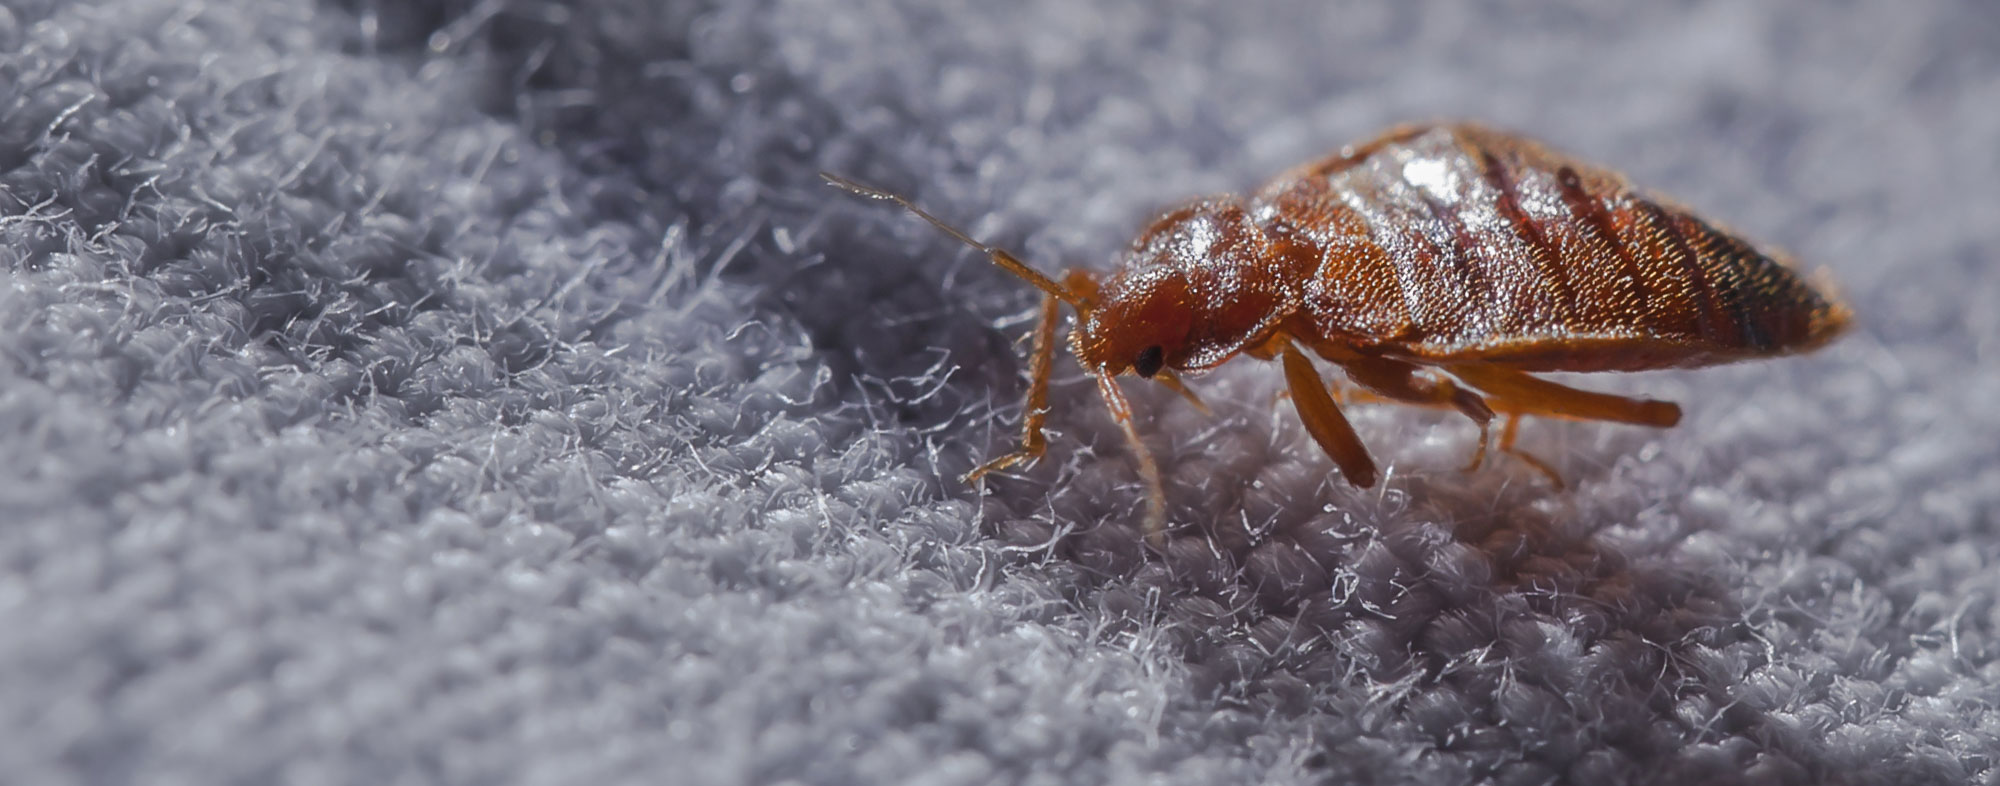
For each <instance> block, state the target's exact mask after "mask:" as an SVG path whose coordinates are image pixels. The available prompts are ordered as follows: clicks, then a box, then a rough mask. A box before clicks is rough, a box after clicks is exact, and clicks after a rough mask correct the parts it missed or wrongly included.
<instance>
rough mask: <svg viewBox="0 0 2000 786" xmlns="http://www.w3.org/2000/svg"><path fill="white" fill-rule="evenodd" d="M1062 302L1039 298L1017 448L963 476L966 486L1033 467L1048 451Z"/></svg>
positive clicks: (1049, 296)
mask: <svg viewBox="0 0 2000 786" xmlns="http://www.w3.org/2000/svg"><path fill="white" fill-rule="evenodd" d="M1061 305H1062V301H1061V300H1060V299H1058V298H1057V297H1056V296H1055V295H1044V296H1043V297H1042V312H1041V315H1040V317H1039V318H1038V319H1037V320H1036V322H1035V348H1034V351H1033V353H1032V354H1031V355H1030V356H1029V361H1028V404H1027V406H1026V407H1025V408H1024V409H1025V410H1026V411H1025V412H1023V413H1022V415H1021V447H1020V449H1019V450H1015V451H1014V452H1012V453H1008V454H1007V455H1004V456H1001V457H999V458H996V459H993V460H992V461H988V462H986V463H984V464H981V465H979V468H978V469H975V470H973V471H971V472H968V473H966V474H965V482H966V483H974V482H977V481H978V480H979V479H980V478H982V477H985V476H986V474H987V473H989V472H997V471H999V470H1003V469H1006V468H1008V467H1011V466H1014V465H1015V464H1019V463H1022V462H1029V463H1033V462H1034V460H1035V459H1038V458H1041V457H1042V451H1043V450H1045V449H1047V448H1048V438H1047V437H1046V436H1044V435H1043V434H1042V426H1043V424H1045V423H1047V422H1048V418H1049V372H1050V370H1051V369H1052V368H1054V367H1055V354H1056V340H1055V339H1056V318H1057V317H1058V316H1060V315H1061V312H1060V310H1059V307H1060V306H1061Z"/></svg>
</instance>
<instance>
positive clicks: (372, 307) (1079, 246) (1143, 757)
mask: <svg viewBox="0 0 2000 786" xmlns="http://www.w3.org/2000/svg"><path fill="white" fill-rule="evenodd" d="M1436 119H1472V120H1477V121H1480V122H1483V123H1486V124H1490V125H1493V126H1496V127H1501V128H1508V129H1513V130H1516V131H1519V132H1522V133H1524V134H1527V135H1530V136H1533V137H1536V138H1539V139H1542V140H1545V141H1547V142H1548V143H1550V144H1551V145H1553V146H1555V147H1556V148H1558V149H1561V150H1564V151H1566V152H1569V153H1572V154H1574V155H1576V156H1578V157H1580V158H1582V159H1585V160H1588V161H1593V162H1599V163H1602V164H1605V165H1609V166H1612V167H1614V168H1616V169H1618V170H1621V171H1623V172H1625V173H1626V174H1627V175H1629V176H1630V177H1631V178H1632V179H1633V180H1634V181H1635V182H1637V183H1639V184H1640V185H1641V186H1643V187H1645V188H1647V189H1650V190H1653V191H1657V192H1659V193H1663V194H1667V195H1671V196H1672V197H1673V198H1674V199H1676V200H1678V201H1679V202H1681V203H1684V204H1687V205H1690V206H1692V207H1693V208H1695V209H1697V210H1698V211H1699V212H1701V213H1702V214H1703V215H1705V216H1709V217H1710V218H1712V219H1713V220H1715V221H1718V222H1720V223H1723V224H1726V225H1728V226H1730V227H1733V228H1734V229H1736V230H1738V231H1740V232H1742V233H1743V234H1745V235H1747V236H1749V237H1751V238H1755V239H1757V240H1759V241H1761V242H1765V243H1769V244H1772V245H1773V246H1775V247H1783V248H1786V249H1788V250H1789V251H1790V252H1792V254H1793V255H1795V256H1796V257H1797V258H1798V259H1799V260H1801V263H1800V264H1801V265H1802V266H1803V267H1805V268H1808V269H1820V268H1824V269H1825V270H1826V271H1827V272H1828V274H1829V278H1830V279H1831V280H1833V281H1835V282H1837V284H1838V287H1839V290H1840V291H1841V292H1842V293H1843V295H1844V297H1846V298H1847V299H1848V300H1849V301H1850V302H1851V303H1852V305H1853V307H1854V309H1855V312H1856V314H1857V321H1856V328H1855V329H1854V331H1853V332H1852V333H1851V334H1850V335H1848V336H1846V337H1845V338H1844V339H1843V340H1842V341H1840V342H1839V343H1837V344H1835V345H1833V346H1832V347H1830V348H1828V349H1826V350H1824V351H1821V352H1818V353H1814V354H1811V355H1808V356H1803V357H1797V358H1787V359H1783V360H1778V361H1771V362H1760V363H1754V364H1742V365H1734V366H1725V367H1719V368H1712V369H1704V370H1696V371H1676V372H1658V373H1647V374H1637V375H1600V376H1590V377H1577V378H1571V377H1563V378H1562V379H1564V380H1565V381H1566V382H1570V383H1572V384H1577V385H1581V386H1585V387H1590V388H1593V389H1600V390H1608V391H1614V392H1619V393H1625V394H1632V395H1644V396H1650V397H1657V398H1662V399H1666V400H1672V401H1676V402H1678V403H1679V404H1681V405H1682V406H1683V407H1684V409H1685V412H1686V417H1685V418H1684V420H1683V422H1682V423H1681V425H1680V426H1678V427H1676V428H1673V429H1669V430H1650V429H1643V428H1636V427H1630V426H1618V425H1607V424H1592V423H1567V422H1555V421H1547V420H1531V421H1529V422H1528V423H1527V424H1526V426H1525V427H1524V429H1523V431H1522V435H1521V442H1520V444H1521V446H1522V447H1523V448H1524V449H1526V450H1527V451H1529V452H1531V453H1533V454H1534V455H1536V456H1539V457H1542V458H1544V459H1546V460H1547V461H1549V462H1550V463H1551V464H1552V465H1553V466H1554V468H1555V469H1557V470H1558V471H1559V472H1560V473H1561V475H1562V476H1563V478H1564V479H1565V480H1566V481H1567V483H1568V488H1567V489H1565V490H1560V491H1559V490H1556V489H1553V488H1551V487H1550V485H1549V484H1548V483H1547V482H1546V481H1545V480H1543V479H1542V478H1541V477H1540V476H1539V475H1538V474H1537V473H1536V472H1534V471H1533V469H1532V468H1530V467H1529V466H1527V465H1525V464H1524V463H1522V462H1520V461H1513V460H1496V461H1493V462H1489V466H1487V467H1485V468H1483V469H1481V470H1479V471H1477V472H1472V473H1463V472H1460V471H1459V468H1460V466H1461V465H1462V464H1464V463H1465V461H1466V459H1467V458H1468V457H1469V455H1470V453H1471V451H1472V449H1473V446H1474V444H1475V442H1476V438H1477V435H1476V432H1475V430H1474V429H1473V428H1472V427H1471V426H1470V425H1469V424H1468V423H1467V422H1466V421H1465V419H1463V418H1461V417H1456V416H1451V415H1448V414H1447V413H1442V412H1437V411H1427V410H1420V409H1412V408H1407V407H1396V406H1381V405H1371V404H1367V403H1360V404H1355V405H1353V406H1350V407H1349V415H1350V417H1351V418H1352V419H1353V421H1354V423H1355V426H1356V428H1357V429H1358V431H1359V432H1360V436H1361V438H1362V439H1363V440H1364V441H1365V442H1366V443H1367V444H1368V445H1369V446H1370V447H1371V449H1372V450H1373V451H1374V453H1375V456H1376V459H1377V460H1378V462H1379V463H1380V464H1381V465H1382V466H1383V467H1384V468H1385V479H1384V481H1383V482H1382V483H1380V484H1378V485H1377V487H1376V488H1373V489H1368V490H1360V489H1356V488H1353V487H1351V486H1349V485H1348V484H1346V483H1344V482H1342V481H1341V479H1340V477H1339V475H1338V474H1337V473H1336V472H1335V471H1334V470H1333V469H1332V466H1331V464H1330V463H1329V462H1328V460H1327V458H1326V457H1325V456H1324V455H1323V454H1322V453H1320V452H1319V451H1318V450H1317V449H1316V448H1315V447H1314V446H1313V444H1312V442H1311V440H1310V438H1309V437H1308V436H1307V435H1306V434H1305V432H1304V430H1303V428H1302V427H1301V426H1300V425H1299V423H1298V420H1297V418H1296V417H1295V415H1294V414H1293V412H1292V409H1291V405H1290V402H1289V401H1286V400H1282V399H1281V398H1280V396H1279V393H1280V391H1281V385H1280V377H1281V375H1280V374H1278V373H1277V371H1276V369H1275V368H1274V367H1272V366H1271V365H1270V364H1267V363H1260V362H1258V361H1255V360H1243V361H1240V362H1235V363H1232V364H1230V365H1227V366H1225V367H1223V369H1221V370H1220V371H1218V372H1216V373H1214V374H1211V375H1207V376H1204V377H1202V378H1199V379H1195V380H1192V382H1191V384H1192V385H1193V386H1194V388H1195V389H1196V390H1197V391H1198V392H1199V393H1200V394H1201V395H1202V396H1203V397H1204V398H1205V399H1206V400H1207V401H1208V402H1209V404H1210V405H1211V407H1212V409H1213V412H1212V414H1207V415H1204V414H1202V413H1200V412H1197V411H1195V410H1194V409H1193V408H1192V407H1190V406H1188V405H1187V404H1185V403H1183V402H1181V401H1180V400H1179V399H1178V398H1177V397H1175V396H1174V395H1173V394H1172V393H1171V392H1168V391H1164V390H1162V389H1160V388H1159V387H1158V386H1155V385H1139V384H1131V385H1128V388H1129V389H1130V390H1131V391H1132V395H1133V398H1134V407H1135V409H1136V411H1137V413H1138V414H1137V419H1138V423H1137V426H1138V429H1139V431H1140V433H1141V434H1142V435H1143V436H1144V438H1145V440H1146V444H1147V445H1148V446H1149V447H1150V448H1151V450H1152V451H1153V452H1154V453H1155V454H1156V455H1158V456H1159V458H1160V461H1161V465H1162V469H1163V471H1164V473H1165V475H1166V478H1167V481H1168V486H1169V493H1168V515H1169V519H1170V522H1171V524H1172V528H1173V531H1172V533H1171V535H1172V536H1171V537H1170V538H1168V539H1167V541H1166V544H1165V545H1164V546H1163V547H1159V548H1155V547H1152V546H1149V545H1148V542H1147V541H1146V539H1145V538H1143V537H1141V534H1140V528H1141V522H1142V521H1143V518H1144V511H1145V500H1146V495H1145V491H1144V489H1143V487H1142V485H1141V484H1140V481H1139V475H1138V472H1137V470H1136V469H1135V467H1136V465H1135V463H1134V461H1133V459H1132V456H1131V454H1130V452H1129V451H1128V450H1127V449H1126V447H1125V445H1124V442H1123V438H1122V436H1121V434H1120V432H1119V430H1118V428H1117V426H1116V424H1115V422H1114V421H1113V420H1112V419H1111V418H1110V417H1109V415H1108V414H1107V413H1106V412H1105V411H1104V408H1103V407H1102V406H1101V405H1100V404H1099V403H1098V402H1097V399H1096V393H1095V391H1094V389H1093V387H1092V385H1091V383H1090V381H1089V380H1088V378H1086V377H1085V376H1084V375H1083V374H1082V373H1081V372H1080V371H1079V370H1078V368H1077V366H1075V365H1074V364H1073V363H1071V362H1069V361H1067V360H1066V359H1064V360H1062V361H1060V362H1059V364H1058V366H1057V368H1056V372H1055V379H1054V385H1053V390H1052V392H1051V400H1050V404H1051V409H1052V414H1051V417H1050V422H1049V425H1050V448H1049V452H1048V454H1047V456H1046V458H1044V459H1043V460H1042V461H1041V462H1039V463H1037V464H1036V465H1034V466H1032V467H1030V468H1026V469H1022V470H1019V471H1010V472H1009V473H1006V474H1005V475H1004V476H995V477H992V478H990V479H989V480H988V482H987V483H986V484H985V487H984V491H983V492H982V491H980V490H977V489H974V488H972V487H969V486H967V485H965V484H963V483H961V482H960V481H959V480H958V478H959V476H960V475H961V474H962V473H964V472H965V471H966V470H967V469H969V468H971V467H972V466H974V465H975V464H976V463H977V462H978V461H980V460H983V459H984V458H986V457H990V456H992V455H996V454H998V453H999V452H1002V451H1005V450H1008V449H1010V448H1011V447H1012V445H1013V443H1014V441H1015V440H1017V439H1018V429H1019V424H1020V420H1021V417H1022V405H1021V398H1022V396H1023V394H1024V393H1025V391H1026V383H1025V372H1026V369H1027V364H1026V361H1025V360H1024V354H1023V353H1024V350H1025V344H1023V343H1022V341H1021V339H1022V338H1023V337H1024V336H1025V335H1026V334H1027V333H1028V332H1029V331H1030V329H1031V327H1032V322H1033V313H1034V306H1035V302H1036V295H1035V293H1034V291H1033V290H1031V289H1030V288H1028V287H1027V286H1025V285H1023V284H1022V283H1021V282H1019V281H1017V280H1015V279H1013V278H1012V277H1010V276H1009V275H1007V274H1006V273H1004V272H1002V271H1000V270H998V269H995V268H994V267H993V266H991V265H989V264H988V263H987V262H986V261H985V260H984V258H983V257H981V256H980V255H978V254H977V253H974V252H971V251H968V250H967V249H965V248H963V247H961V246H959V245H957V244H956V243H955V242H954V241H952V240H950V239H948V238H945V237H943V236H942V235H941V234H940V233H938V232H936V231H934V230H933V229H931V228H930V227H927V226H924V225H923V224H922V223H921V222H919V221H917V220H915V219H913V218H912V217H910V216H909V215H907V214H905V213H902V212H900V211H898V210H896V209H894V208H892V207H891V206H888V205H885V204H882V203H874V202H867V201H864V200H859V199H856V198H853V197H852V196H849V195H844V194H841V193H839V192H836V191H834V190H833V189H830V188H828V187H826V185H825V184H824V183H822V182H820V181H819V179H818V178H817V177H816V172H818V171H819V170H822V169H827V170H834V171H838V172H842V173H846V174H849V175H851V176H854V177H856V178H858V179H861V180H865V181H869V182H873V183H878V184H881V185H883V186H885V187H889V188H892V189H896V190H898V191H900V192H902V193H906V194H908V195H910V196H911V197H913V198H915V199H916V200H918V201H919V202H920V203H922V204H923V205H925V206H927V207H928V208H929V209H930V210H932V211H933V212H935V213H937V214H939V215H940V216H943V217H946V218H948V219H950V220H952V221H954V222H958V223H961V224H962V225H963V226H965V228H966V229H967V231H969V232H971V233H972V234H974V235H976V236H977V237H980V238H982V239H986V240H988V241H990V242H993V243H997V244H1000V245H1003V246H1005V247H1007V248H1009V249H1012V250H1014V251H1016V252H1017V253H1019V254H1020V255H1021V256H1022V258H1024V259H1027V260H1029V261H1030V262H1031V263H1033V264H1035V265H1037V266H1039V267H1041V268H1043V269H1045V270H1050V271H1058V270H1061V269H1064V268H1068V267H1076V266H1081V267H1086V268H1091V269H1097V270H1103V269H1106V268H1107V267H1108V266H1109V265H1110V264H1112V261H1113V260H1114V259H1115V257H1116V255H1117V253H1118V252H1119V251H1120V250H1121V249H1122V248H1124V247H1125V245H1126V244H1127V243H1128V242H1129V240H1130V238H1131V237H1132V236H1133V235H1134V233H1135V232H1136V231H1137V229H1138V228H1139V227H1140V226H1142V225H1143V223H1144V222H1145V221H1146V220H1147V218H1148V216H1150V215H1152V214H1154V213H1155V212H1156V211H1158V210H1161V209H1163V208H1166V207H1169V206H1171V205H1173V204H1175V203H1177V202H1180V201H1182V200H1184V199H1187V198H1189V197H1192V196H1195V195H1200V194H1210V193H1226V192H1241V191H1243V190H1245V189H1248V188H1251V187H1253V186H1254V185H1255V184H1257V183H1258V182H1260V181H1261V180H1262V179H1264V178H1266V177H1269V176H1271V175H1273V174H1275V173H1277V172H1280V171H1282V170H1284V169H1286V168H1288V167H1290V166H1292V165H1295V164H1298V163H1300V162H1303V161H1306V160H1310V159H1312V158H1315V157H1318V156H1321V155H1325V154H1327V153H1329V152H1331V151H1333V150H1336V149H1338V148H1339V147H1340V146H1341V145H1343V144H1348V143H1352V142H1357V141H1360V140H1363V139H1366V138H1367V137H1369V136H1371V135H1372V134H1374V133H1376V132H1377V131H1379V130H1381V129H1383V128H1385V127H1388V126H1391V125H1393V124H1396V123H1401V122H1409V121H1424V120H1436ZM1996 177H2000V13H1996V10H1995V8H1994V7H1993V5H1992V4H1991V3H1988V2H1981V0H1962V1H1959V2H1952V1H1950V0H1853V1H1852V2H1842V3H1837V4H1826V3H1818V2H1807V0H1769V1H1766V2H1748V1H1747V0H1746V1H1743V2H1738V1H1736V0H1695V1H1690V2H1658V3H1645V4H1631V7H1625V8H1611V7H1609V4H1599V3H1595V2H1584V1H1583V0H1515V1H1512V2H1502V3H1485V4H1476V5H1474V4H1464V5H1459V4H1452V5H1446V4H1428V3H1393V4H1392V3H1317V2H1307V1H1304V0H1301V1H1299V2H1277V1H1275V0H1245V2H1231V3H1204V2H1164V3H1163V2H1155V1H1154V0H1091V2H1075V1H1074V0H1027V1H1026V2H1021V3H993V2H977V1H976V0H946V1H945V2H929V1H928V0H744V1H742V2H672V3H668V2H651V1H649V0H576V1H575V2H560V3H559V2H545V1H543V0H433V1H431V2H418V1H415V0H413V1H411V2H402V1H401V0H326V1H323V2H309V1H308V0H5V2H0V259H4V263H5V264H4V265H0V271H4V273H0V275H4V286H0V435H4V436H3V437H0V439H4V446H5V449H4V451H0V631H4V635H0V772H4V773H7V775H6V777H5V780H6V781H7V782H9V783H21V784H115V783H148V784H183V783H185V784H223V783H246V784H247V783H297V784H347V783H352V784H388V783H433V782H437V783H534V784H571V783H607V784H608V783H635V784H640V783H643V784H655V783H666V784H732V783H811V784H889V783H912V784H915V783H922V784H979V783H1041V784H1054V783H1111V784H1140V783H1145V784H1156V783H1184V784H1218V783H1349V782H1355V783H1412V784H1471V783H1492V784H1538V783H1558V782H1569V783H1588V784H1613V783H1694V782H1708V783H1731V782H1743V783H1766V784H1807V783H1853V784H1892V783H1895V784H1902V783H1975V782H1976V783H1991V782H1995V780H1996V779H2000V754H1997V753H1996V751H2000V529H1996V522H2000V460H1996V458H2000V406H1996V401H2000V364H1996V359H2000V309H1996V308H1995V304H1996V303H2000V266H1996V265H1995V264H1994V261H1995V255H1996V254H2000V220H1996V217H2000V186H1996V182H2000V181H1996Z"/></svg>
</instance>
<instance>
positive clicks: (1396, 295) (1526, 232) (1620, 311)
mask: <svg viewBox="0 0 2000 786" xmlns="http://www.w3.org/2000/svg"><path fill="white" fill-rule="evenodd" d="M1248 210H1249V213H1250V216H1251V218H1252V220H1253V221H1254V222H1255V223H1256V224H1258V225H1260V226H1262V227H1263V228H1264V231H1265V233H1266V234H1267V235H1268V236H1269V237H1271V238H1273V239H1274V242H1282V243H1285V244H1287V245H1291V246H1303V247H1305V248H1307V249H1309V250H1310V251H1309V253H1308V254H1307V256H1308V257H1310V261H1309V263H1307V265H1305V267H1307V268H1309V272H1305V271H1301V273H1302V276H1301V278H1300V280H1297V281H1296V289H1295V293H1296V297H1297V298H1298V306H1297V311H1296V313H1295V314H1294V315H1293V319H1295V320H1299V321H1301V322H1302V323H1303V324H1297V327H1296V329H1294V330H1292V332H1293V333H1295V334H1299V335H1301V336H1302V337H1304V336H1309V337H1312V339H1313V340H1315V342H1314V343H1317V344H1319V345H1320V346H1322V347H1326V346H1329V345H1338V346H1340V347H1342V348H1345V349H1349V350H1355V351H1360V352H1363V353H1369V354H1383V355H1390V356H1398V357H1404V358H1407V359H1410V360H1414V361H1418V362H1427V363H1445V362H1470V361H1477V362H1485V363H1495V364H1501V365H1506V366H1510V367H1514V368H1518V369H1521V370H1529V371H1538V370H1539V371H1550V370H1563V371H1600V370H1639V369H1648V368H1661V367H1670V366H1700V365H1708V364H1712V363H1721V362H1728V361H1731V360H1739V359H1745V358H1751V357H1762V356H1769V355H1778V354H1786V353H1790V352H1797V351H1803V350H1806V349H1811V348H1813V347H1816V346H1819V345H1820V344H1823V343H1825V342H1826V341H1828V340H1830V339H1831V338H1832V337H1833V336H1835V335H1837V334H1838V333H1839V332H1840V330H1841V328H1843V327H1844V326H1845V324H1846V322H1847V320H1848V312H1847V310H1846V309H1845V308H1844V307H1842V306H1840V305H1839V304H1837V303H1835V302H1834V301H1832V300H1831V299H1829V298H1828V297H1826V296H1825V295H1823V294H1821V293H1819V292H1817V291H1815V290H1814V289H1813V287H1812V286H1810V285H1809V284H1808V283H1806V281H1805V280H1804V279H1802V278H1801V277H1800V276H1799V274H1798V273H1797V272H1795V271H1794V270H1793V269H1792V268H1790V267H1789V266H1788V265H1786V264H1785V263H1783V262H1781V261H1779V259H1778V258H1776V256H1775V255H1773V254H1770V253H1766V252H1763V251H1760V250H1758V249H1757V248H1755V247H1754V246H1752V245H1751V244H1749V243H1747V242H1745V241H1743V240H1741V239H1739V238H1737V237H1735V236H1734V235H1731V234H1729V233H1728V232H1725V231H1723V230H1720V229H1717V228H1716V227H1714V226H1713V225H1711V224H1709V223H1707V222H1705V221H1703V220H1701V219H1700V218H1698V217H1696V216H1694V215H1692V214H1690V213H1689V212H1687V211H1686V210H1683V209H1681V208H1679V207H1676V206H1674V205H1672V204H1670V203H1667V202H1664V201H1662V200H1660V199H1658V198H1655V197H1651V196H1648V195H1645V194H1641V193H1638V192H1636V191H1635V190H1634V189H1633V188H1632V187H1631V186H1630V185H1628V184H1627V183H1626V182H1625V180H1624V179H1623V178H1621V177H1619V176H1618V175H1616V174H1614V173H1611V172H1608V171H1605V170H1603V169H1599V168H1597V167H1593V166H1590V165H1587V164H1583V163H1580V162H1577V161H1574V160H1571V159H1569V158H1567V157H1565V156H1562V155H1560V154H1558V153H1555V152H1552V151H1550V150H1548V149H1546V148H1543V147H1542V146H1540V145H1538V144H1536V143H1534V142H1531V141H1528V140H1526V139H1522V138H1520V137H1517V136H1513V135H1510V134H1506V133H1503V132H1499V131H1493V130H1490V129H1486V128H1482V127H1478V126H1471V125H1453V126H1428V127H1411V128H1404V129H1399V130H1397V131H1392V132H1390V133H1388V134H1386V135H1384V136H1382V137H1380V138H1378V139H1376V140H1375V141H1373V142H1370V143H1368V144H1366V145H1363V146H1361V147H1359V148H1354V149H1350V150H1346V151H1343V152H1342V153H1341V154H1338V155H1335V156H1332V157H1329V158H1327V159H1324V160H1321V161H1318V162H1315V163H1312V164H1309V165H1306V166H1303V167H1300V168H1298V169H1295V170H1293V171H1291V172H1289V173H1286V174H1285V175H1283V176H1281V177H1280V178H1278V179H1277V180H1275V181H1273V182H1272V183H1271V184H1269V185H1267V186H1266V187H1264V188H1263V189H1262V190H1261V191H1259V192H1258V193H1257V194H1256V195H1255V196H1254V197H1253V198H1252V200H1251V201H1250V203H1249V205H1248ZM1290 267H1295V269H1296V267H1297V266H1290Z"/></svg>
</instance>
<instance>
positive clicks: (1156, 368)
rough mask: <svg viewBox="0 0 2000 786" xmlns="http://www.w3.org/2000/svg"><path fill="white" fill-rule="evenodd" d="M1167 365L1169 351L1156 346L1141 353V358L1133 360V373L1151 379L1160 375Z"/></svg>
mask: <svg viewBox="0 0 2000 786" xmlns="http://www.w3.org/2000/svg"><path fill="white" fill-rule="evenodd" d="M1166 364H1167V350H1166V349H1165V348H1163V347H1161V346H1160V345H1158V344H1154V345H1152V346H1150V347H1147V348H1145V349H1143V350H1140V351H1139V356H1138V357H1137V358H1134V359H1133V360H1132V371H1133V373H1136V374H1138V375H1139V376H1142V377H1151V376H1153V375H1154V374H1158V373H1160V367H1162V366H1165V365H1166Z"/></svg>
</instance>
